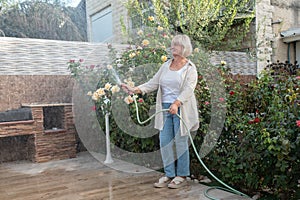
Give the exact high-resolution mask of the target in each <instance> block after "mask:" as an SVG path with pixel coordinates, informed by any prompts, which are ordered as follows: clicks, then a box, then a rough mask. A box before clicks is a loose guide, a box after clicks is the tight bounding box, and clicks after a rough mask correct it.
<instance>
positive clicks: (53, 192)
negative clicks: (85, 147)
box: [0, 152, 245, 200]
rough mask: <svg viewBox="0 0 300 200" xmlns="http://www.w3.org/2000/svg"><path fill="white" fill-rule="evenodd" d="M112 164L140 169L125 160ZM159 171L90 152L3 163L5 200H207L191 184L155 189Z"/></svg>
mask: <svg viewBox="0 0 300 200" xmlns="http://www.w3.org/2000/svg"><path fill="white" fill-rule="evenodd" d="M112 165H119V166H122V167H124V171H126V169H125V168H130V169H131V170H132V169H135V168H136V170H139V169H138V166H134V165H130V164H128V163H124V162H121V161H115V162H114V163H113V164H112ZM160 176H161V174H160V173H159V172H155V171H151V172H147V173H139V174H138V173H134V174H133V173H125V172H121V171H117V170H114V169H112V168H110V167H107V166H105V165H103V164H101V163H100V162H99V161H98V160H96V159H95V158H94V157H92V156H91V155H90V154H89V153H88V152H82V153H80V154H78V156H77V158H74V159H68V160H61V161H51V162H47V163H31V162H28V161H20V162H10V163H2V164H0V199H1V200H37V199H45V200H102V199H108V200H118V199H120V200H121V199H122V200H123V199H127V200H135V199H139V200H140V199H142V200H146V199H149V200H150V199H151V200H156V199H157V200H164V199H201V200H202V199H203V200H206V199H207V198H206V197H205V196H204V191H205V190H206V189H207V186H205V185H202V184H199V183H194V182H193V181H189V185H188V186H186V187H183V188H181V189H176V190H175V189H168V188H162V189H157V188H153V183H154V182H155V181H156V180H157V179H158V178H159V177H160ZM210 195H212V196H215V197H217V198H220V199H228V200H229V199H230V200H237V199H245V198H242V197H240V196H237V195H233V194H231V193H227V192H224V191H221V190H213V191H211V192H210Z"/></svg>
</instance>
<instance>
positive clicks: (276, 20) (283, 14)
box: [271, 0, 300, 61]
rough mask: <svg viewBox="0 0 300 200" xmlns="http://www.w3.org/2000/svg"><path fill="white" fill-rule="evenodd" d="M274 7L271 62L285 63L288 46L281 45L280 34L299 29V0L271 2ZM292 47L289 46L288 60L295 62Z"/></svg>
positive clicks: (274, 0) (276, 0) (273, 0)
mask: <svg viewBox="0 0 300 200" xmlns="http://www.w3.org/2000/svg"><path fill="white" fill-rule="evenodd" d="M271 2H272V6H273V7H274V13H273V25H272V27H273V31H274V35H275V39H274V43H273V46H272V47H273V49H274V57H273V60H274V61H276V60H280V61H286V60H287V58H288V56H287V52H288V51H287V49H288V45H287V44H286V43H283V41H282V37H281V36H280V32H282V31H286V30H288V29H289V28H295V27H300V1H299V0H286V1H281V0H272V1H271ZM294 50H295V49H294V45H291V46H290V52H291V53H290V60H291V61H294V60H295V54H294Z"/></svg>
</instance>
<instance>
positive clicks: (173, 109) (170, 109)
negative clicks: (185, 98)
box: [169, 103, 178, 115]
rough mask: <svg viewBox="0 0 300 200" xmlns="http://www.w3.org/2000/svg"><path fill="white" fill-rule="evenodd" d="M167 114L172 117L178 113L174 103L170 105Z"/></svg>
mask: <svg viewBox="0 0 300 200" xmlns="http://www.w3.org/2000/svg"><path fill="white" fill-rule="evenodd" d="M169 112H170V113H171V114H173V115H174V114H177V112H178V106H177V105H176V104H175V103H172V104H171V106H170V108H169Z"/></svg>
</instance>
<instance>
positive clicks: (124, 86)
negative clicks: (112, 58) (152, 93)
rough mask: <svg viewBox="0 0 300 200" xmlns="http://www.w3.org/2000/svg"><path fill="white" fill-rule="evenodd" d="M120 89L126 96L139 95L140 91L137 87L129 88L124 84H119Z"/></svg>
mask: <svg viewBox="0 0 300 200" xmlns="http://www.w3.org/2000/svg"><path fill="white" fill-rule="evenodd" d="M121 88H122V89H123V90H124V91H125V92H126V93H128V94H130V95H132V94H140V93H142V91H141V90H140V88H138V87H130V86H129V85H126V84H125V83H121Z"/></svg>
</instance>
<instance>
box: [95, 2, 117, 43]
mask: <svg viewBox="0 0 300 200" xmlns="http://www.w3.org/2000/svg"><path fill="white" fill-rule="evenodd" d="M91 20H92V31H91V33H92V38H91V41H92V42H105V41H108V40H109V39H111V37H112V36H113V23H112V12H111V6H109V7H106V8H104V9H103V10H101V11H100V12H98V13H97V14H95V15H93V16H92V17H91Z"/></svg>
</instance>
